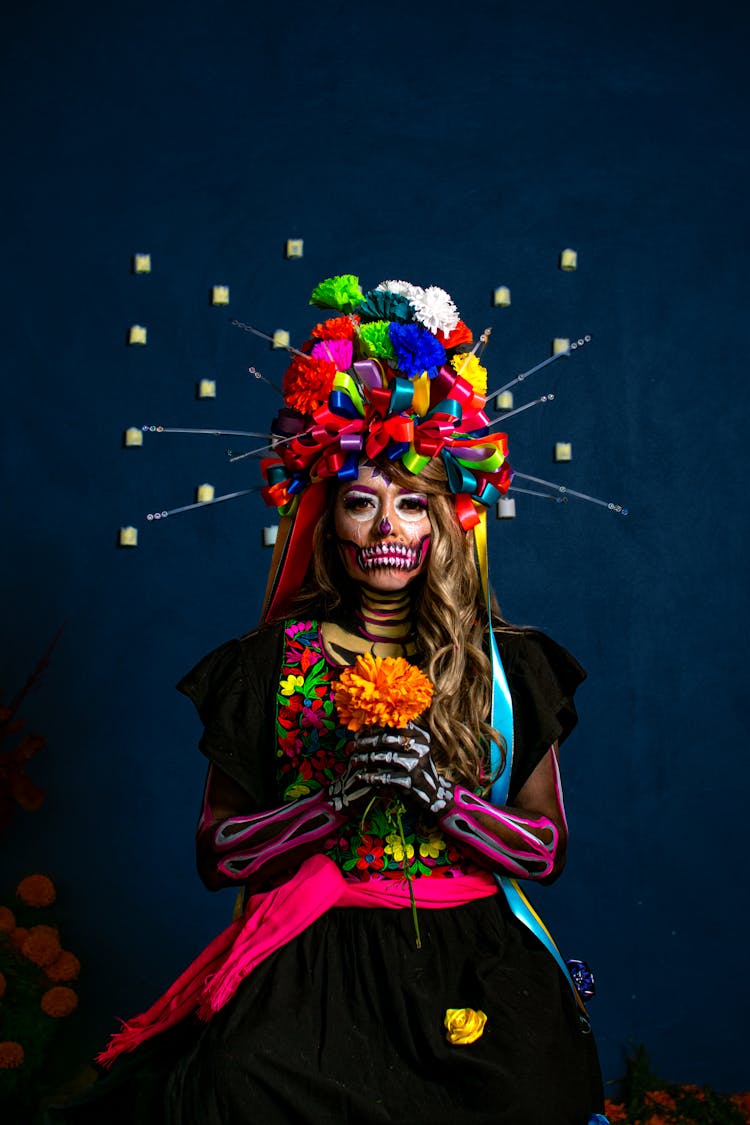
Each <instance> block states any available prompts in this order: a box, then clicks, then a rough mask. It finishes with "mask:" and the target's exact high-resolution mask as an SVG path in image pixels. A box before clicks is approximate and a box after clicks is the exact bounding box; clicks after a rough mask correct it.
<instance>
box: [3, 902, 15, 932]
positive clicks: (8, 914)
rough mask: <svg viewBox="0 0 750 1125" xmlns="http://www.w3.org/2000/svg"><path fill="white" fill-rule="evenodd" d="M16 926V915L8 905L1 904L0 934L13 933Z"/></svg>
mask: <svg viewBox="0 0 750 1125" xmlns="http://www.w3.org/2000/svg"><path fill="white" fill-rule="evenodd" d="M15 928H16V916H15V914H14V913H13V911H12V910H9V909H8V907H7V906H0V934H12V933H13V931H14V930H15Z"/></svg>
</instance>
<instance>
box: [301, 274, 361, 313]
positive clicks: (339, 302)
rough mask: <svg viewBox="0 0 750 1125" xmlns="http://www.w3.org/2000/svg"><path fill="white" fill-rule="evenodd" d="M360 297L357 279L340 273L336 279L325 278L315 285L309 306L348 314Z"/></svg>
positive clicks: (352, 275)
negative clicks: (337, 310)
mask: <svg viewBox="0 0 750 1125" xmlns="http://www.w3.org/2000/svg"><path fill="white" fill-rule="evenodd" d="M362 297H363V293H362V290H361V289H360V285H359V278H358V277H355V276H354V274H351V273H342V274H340V275H339V276H338V277H327V278H326V279H325V281H321V282H320V284H319V285H316V286H315V288H314V289H313V291H312V294H311V296H310V304H311V305H317V306H318V308H320V309H340V310H341V312H344V313H350V312H351V311H352V309H353V308H354V306H355V305H358V304H359V302H360V301H361V300H362Z"/></svg>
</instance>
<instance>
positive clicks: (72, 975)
mask: <svg viewBox="0 0 750 1125" xmlns="http://www.w3.org/2000/svg"><path fill="white" fill-rule="evenodd" d="M44 971H45V973H46V974H47V976H48V977H49V979H50V980H54V981H61V980H77V979H78V974H79V973H80V971H81V962H80V961H79V960H78V958H77V957H76V955H75V953H70V952H69V951H68V950H67V949H63V951H62V953H61V954H60V956H59V957H58V958H57V959H56V960H55V961H53V962H52V964H51V965H47V967H46V969H45V970H44Z"/></svg>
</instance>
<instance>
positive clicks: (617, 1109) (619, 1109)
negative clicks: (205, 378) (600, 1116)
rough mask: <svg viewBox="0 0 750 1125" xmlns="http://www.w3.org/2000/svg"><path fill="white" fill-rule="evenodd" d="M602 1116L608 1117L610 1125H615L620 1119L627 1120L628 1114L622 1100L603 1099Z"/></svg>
mask: <svg viewBox="0 0 750 1125" xmlns="http://www.w3.org/2000/svg"><path fill="white" fill-rule="evenodd" d="M604 1116H605V1117H608V1118H609V1121H610V1125H617V1123H618V1122H620V1121H627V1119H628V1115H627V1113H626V1112H625V1106H624V1104H623V1103H622V1102H610V1101H608V1100H606V1099H605V1102H604Z"/></svg>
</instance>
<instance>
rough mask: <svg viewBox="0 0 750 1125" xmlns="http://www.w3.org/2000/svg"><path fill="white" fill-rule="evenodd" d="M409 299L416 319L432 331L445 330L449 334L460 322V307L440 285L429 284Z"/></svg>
mask: <svg viewBox="0 0 750 1125" xmlns="http://www.w3.org/2000/svg"><path fill="white" fill-rule="evenodd" d="M409 300H410V302H411V304H412V307H413V309H414V316H415V318H416V320H418V321H419V323H420V324H423V325H424V326H425V328H429V330H430V332H432V333H436V332H444V333H445V334H446V336H447V335H448V334H449V333H451V332H452V331H453V329H454V328H455V327H456V325H457V324H458V321H459V315H458V309H457V308H456V306H455V304H454V303H453V298H452V297H451V295H450V293H446V291H445V290H444V289H441V288H440V287H439V286H438V285H430V286H428V287H427V289H423V290H422V292H421V293H420V294H418V295H415V296H413V297H412V296H410V297H409Z"/></svg>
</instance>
